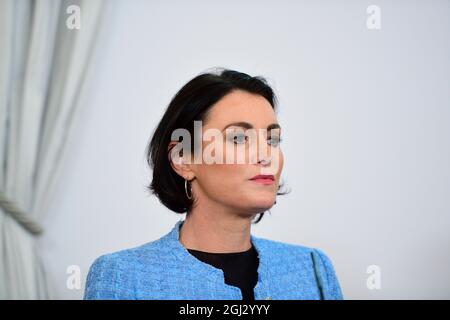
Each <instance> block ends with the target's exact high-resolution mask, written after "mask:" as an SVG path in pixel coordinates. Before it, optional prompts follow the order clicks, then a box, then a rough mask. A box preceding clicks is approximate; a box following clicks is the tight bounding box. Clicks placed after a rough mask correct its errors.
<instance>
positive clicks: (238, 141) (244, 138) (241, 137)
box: [233, 135, 248, 144]
mask: <svg viewBox="0 0 450 320" xmlns="http://www.w3.org/2000/svg"><path fill="white" fill-rule="evenodd" d="M247 139H248V137H247V136H246V135H235V136H234V137H233V142H234V143H235V144H243V143H245V142H246V141H247Z"/></svg>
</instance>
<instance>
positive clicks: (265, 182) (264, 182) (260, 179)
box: [250, 178, 274, 184]
mask: <svg viewBox="0 0 450 320" xmlns="http://www.w3.org/2000/svg"><path fill="white" fill-rule="evenodd" d="M250 181H253V182H256V183H259V184H273V183H274V181H273V180H272V179H264V178H258V179H252V180H250Z"/></svg>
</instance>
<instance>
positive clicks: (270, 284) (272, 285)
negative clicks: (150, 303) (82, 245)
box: [84, 220, 343, 300]
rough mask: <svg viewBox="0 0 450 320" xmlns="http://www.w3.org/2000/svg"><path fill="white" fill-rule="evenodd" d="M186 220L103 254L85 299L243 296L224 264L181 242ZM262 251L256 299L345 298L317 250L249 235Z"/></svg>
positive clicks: (88, 282) (90, 277)
mask: <svg viewBox="0 0 450 320" xmlns="http://www.w3.org/2000/svg"><path fill="white" fill-rule="evenodd" d="M182 224H183V220H179V221H178V222H177V223H176V224H175V226H174V227H173V229H172V230H171V231H170V232H169V233H167V234H166V235H164V236H163V237H161V238H159V239H157V240H155V241H151V242H148V243H146V244H143V245H141V246H138V247H134V248H130V249H125V250H121V251H117V252H114V253H109V254H104V255H102V256H100V257H98V258H97V259H96V260H95V261H94V263H93V264H92V266H91V267H90V269H89V273H88V276H87V280H86V287H85V292H84V299H164V300H167V299H171V300H178V299H183V300H185V299H186V300H198V299H204V300H211V299H212V300H241V299H242V293H241V290H240V289H239V288H238V287H235V286H231V285H228V284H226V283H225V281H224V274H223V271H222V270H221V269H218V268H215V267H213V266H212V265H209V264H207V263H204V262H202V261H200V260H198V259H197V258H196V257H194V256H193V255H191V254H190V253H189V252H188V251H187V250H186V248H185V247H184V246H183V245H182V244H181V242H180V241H179V230H180V226H181V225H182ZM250 237H251V241H252V243H253V245H254V247H255V249H256V251H257V252H258V257H259V266H258V282H257V284H256V286H255V288H254V295H255V299H256V300H262V299H286V300H291V299H308V300H314V299H343V296H342V292H341V288H340V286H339V282H338V279H337V277H336V274H335V271H334V269H333V265H332V264H331V261H330V260H329V258H328V257H327V256H326V255H325V254H324V253H323V252H322V251H321V250H319V249H315V248H308V247H304V246H300V245H295V244H288V243H282V242H278V241H273V240H268V239H263V238H258V237H255V236H253V235H250Z"/></svg>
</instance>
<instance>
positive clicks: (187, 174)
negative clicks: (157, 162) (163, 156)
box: [167, 141, 195, 180]
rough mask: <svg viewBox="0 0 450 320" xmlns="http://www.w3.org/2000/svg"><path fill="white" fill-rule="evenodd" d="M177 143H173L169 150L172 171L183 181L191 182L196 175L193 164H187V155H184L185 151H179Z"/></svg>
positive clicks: (170, 144)
mask: <svg viewBox="0 0 450 320" xmlns="http://www.w3.org/2000/svg"><path fill="white" fill-rule="evenodd" d="M177 144H178V142H177V141H171V142H170V143H169V146H168V148H167V156H168V160H169V162H170V165H171V167H172V169H173V170H174V171H175V172H176V173H177V174H178V175H179V176H181V177H182V178H183V179H187V180H191V179H192V178H193V177H194V176H195V174H194V173H193V171H192V167H191V164H190V163H188V162H187V160H186V157H187V156H188V155H187V154H186V155H184V154H183V149H181V150H178V148H177V147H176V146H177Z"/></svg>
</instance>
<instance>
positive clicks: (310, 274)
mask: <svg viewBox="0 0 450 320" xmlns="http://www.w3.org/2000/svg"><path fill="white" fill-rule="evenodd" d="M275 107H276V98H275V95H274V92H273V90H272V89H271V88H270V86H269V85H268V84H267V82H266V81H265V79H264V78H262V77H251V76H249V75H247V74H244V73H240V72H237V71H232V70H226V69H219V70H218V72H212V73H204V74H201V75H198V76H197V77H195V78H194V79H192V80H191V81H189V82H188V83H187V84H186V85H185V86H183V88H181V89H180V91H179V92H178V93H177V94H176V95H175V96H174V98H173V99H172V101H171V102H170V104H169V106H168V108H167V110H166V112H165V114H164V116H163V118H162V119H161V121H160V123H159V125H158V126H157V128H156V130H155V131H154V133H153V137H152V139H151V141H150V144H149V146H148V152H147V156H148V163H149V165H150V166H151V168H152V169H153V179H152V182H151V184H150V186H149V190H150V191H151V192H152V193H153V194H155V195H156V196H157V197H158V198H159V200H160V202H161V203H162V204H163V205H165V206H166V207H167V208H169V209H170V210H172V211H174V212H177V213H186V218H185V220H179V221H178V222H177V223H176V224H175V226H174V227H173V228H172V230H171V231H170V232H168V233H167V234H166V235H164V236H163V237H161V238H159V239H157V240H155V241H151V242H148V243H146V244H143V245H141V246H138V247H135V248H130V249H125V250H121V251H118V252H114V253H110V254H105V255H102V256H100V257H99V258H97V259H96V260H95V261H94V263H93V264H92V266H91V268H90V270H89V273H88V277H87V282H86V289H85V296H84V298H85V299H239V300H241V299H242V300H253V299H256V300H259V299H343V296H342V292H341V289H340V286H339V282H338V280H337V277H336V274H335V271H334V268H333V265H332V263H331V262H330V260H329V258H328V257H327V256H326V255H325V254H324V253H323V252H322V251H321V250H319V249H315V248H308V247H304V246H301V245H295V244H288V243H282V242H278V241H273V240H268V239H263V238H259V237H255V236H253V235H252V234H251V224H252V222H253V221H254V219H255V217H256V216H258V218H257V219H256V221H255V223H257V222H259V221H260V220H261V218H262V216H263V214H264V212H265V211H266V210H268V209H270V208H271V207H272V206H273V205H274V203H276V196H277V195H278V194H283V193H282V192H279V189H280V185H279V181H280V175H281V171H282V167H283V154H282V151H281V149H280V141H281V136H280V134H281V128H280V126H279V124H278V122H277V117H276V114H275V109H276V108H275ZM199 129H200V131H201V132H200V134H198V131H199ZM180 137H181V138H180ZM224 159H226V161H224ZM230 159H231V161H230ZM237 159H240V160H241V161H240V162H239V161H237Z"/></svg>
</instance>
